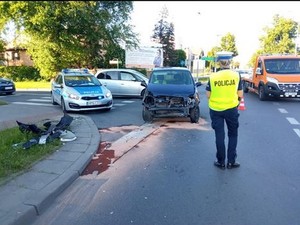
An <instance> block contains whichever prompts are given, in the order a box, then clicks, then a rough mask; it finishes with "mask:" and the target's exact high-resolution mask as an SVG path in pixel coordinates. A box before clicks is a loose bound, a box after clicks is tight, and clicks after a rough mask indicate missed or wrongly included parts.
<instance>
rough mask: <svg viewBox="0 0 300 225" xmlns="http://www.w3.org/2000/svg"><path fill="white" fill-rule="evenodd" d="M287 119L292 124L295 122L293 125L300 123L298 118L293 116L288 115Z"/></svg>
mask: <svg viewBox="0 0 300 225" xmlns="http://www.w3.org/2000/svg"><path fill="white" fill-rule="evenodd" d="M286 119H287V120H288V121H289V122H290V124H293V125H299V124H300V123H299V122H298V121H297V120H296V119H294V118H292V117H287V118H286Z"/></svg>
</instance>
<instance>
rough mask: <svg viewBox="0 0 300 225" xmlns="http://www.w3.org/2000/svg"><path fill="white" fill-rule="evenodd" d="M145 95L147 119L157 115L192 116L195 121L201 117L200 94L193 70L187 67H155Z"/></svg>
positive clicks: (144, 114)
mask: <svg viewBox="0 0 300 225" xmlns="http://www.w3.org/2000/svg"><path fill="white" fill-rule="evenodd" d="M141 85H142V86H144V87H146V90H145V93H144V96H143V101H142V104H143V112H142V116H143V120H144V121H145V122H152V121H153V119H154V118H163V117H164V118H166V117H173V118H174V117H189V118H190V121H191V123H197V122H198V121H199V118H200V107H199V104H200V96H199V92H198V89H197V87H199V86H200V85H201V82H195V81H194V79H193V76H192V74H191V72H190V71H189V70H188V69H187V68H183V67H159V68H154V69H153V71H152V72H151V74H150V78H149V82H148V84H147V83H145V82H144V83H142V84H141Z"/></svg>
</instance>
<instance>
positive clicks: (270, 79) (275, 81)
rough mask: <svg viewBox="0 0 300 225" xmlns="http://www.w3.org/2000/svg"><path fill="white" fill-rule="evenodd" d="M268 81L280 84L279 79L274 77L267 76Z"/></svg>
mask: <svg viewBox="0 0 300 225" xmlns="http://www.w3.org/2000/svg"><path fill="white" fill-rule="evenodd" d="M267 81H268V82H271V83H274V84H278V80H277V79H275V78H273V77H267Z"/></svg>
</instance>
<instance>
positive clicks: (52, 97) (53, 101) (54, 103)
mask: <svg viewBox="0 0 300 225" xmlns="http://www.w3.org/2000/svg"><path fill="white" fill-rule="evenodd" d="M51 102H52V105H58V104H57V102H56V101H55V100H54V96H53V93H52V92H51Z"/></svg>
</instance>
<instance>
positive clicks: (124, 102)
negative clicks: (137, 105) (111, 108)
mask: <svg viewBox="0 0 300 225" xmlns="http://www.w3.org/2000/svg"><path fill="white" fill-rule="evenodd" d="M122 102H124V103H133V102H134V101H122Z"/></svg>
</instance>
